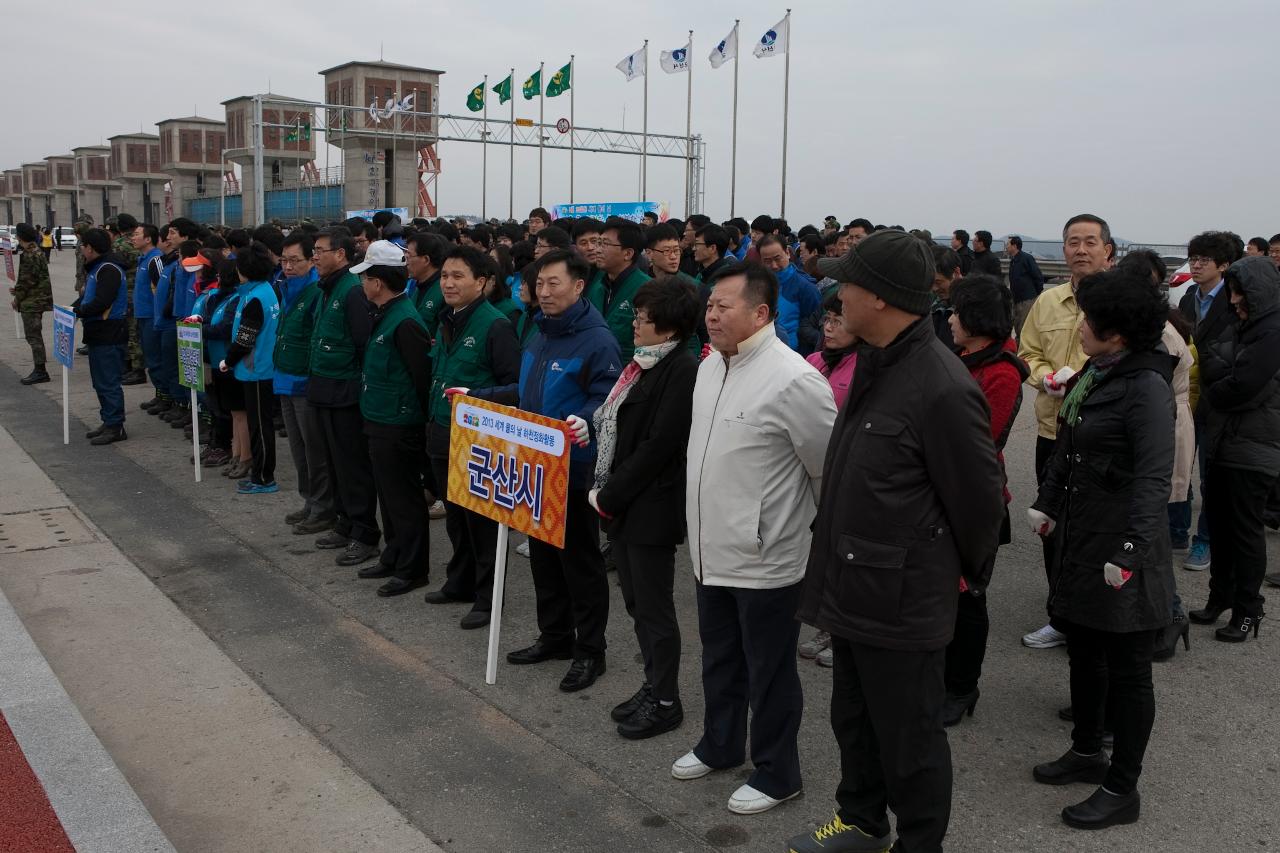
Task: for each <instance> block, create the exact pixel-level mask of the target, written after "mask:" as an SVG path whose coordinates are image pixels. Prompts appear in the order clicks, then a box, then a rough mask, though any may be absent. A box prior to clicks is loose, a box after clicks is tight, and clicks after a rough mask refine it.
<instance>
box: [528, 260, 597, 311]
mask: <svg viewBox="0 0 1280 853" xmlns="http://www.w3.org/2000/svg"><path fill="white" fill-rule="evenodd" d="M582 295H583V296H585V297H586V298H587V301H588V302H590V303H591V304H592V305H594V306H595V308H596V310H597V311H599V312H600V313H601V314H604V270H602V269H600V268H598V267H592V268H591V278H590V279H589V280H588V281H587V286H586V289H584V290H583V291H582ZM534 301H537V300H534Z"/></svg>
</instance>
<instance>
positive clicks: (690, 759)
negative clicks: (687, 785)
mask: <svg viewBox="0 0 1280 853" xmlns="http://www.w3.org/2000/svg"><path fill="white" fill-rule="evenodd" d="M713 769H715V768H713V767H711V766H710V765H707V764H703V763H702V759H700V758H698V756H697V755H695V754H694V752H693V750H689V751H688V752H686V753H685V754H684V755H682V756H680V757H679V758H677V759H676V760H675V763H673V764H672V765H671V775H672V777H673V778H676V779H680V780H682V781H685V782H687V781H689V780H690V779H701V778H702V777H703V776H706V775H707V774H708V773H710V772H711V771H712V770H713Z"/></svg>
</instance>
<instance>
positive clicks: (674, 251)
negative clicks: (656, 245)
mask: <svg viewBox="0 0 1280 853" xmlns="http://www.w3.org/2000/svg"><path fill="white" fill-rule="evenodd" d="M649 251H650V252H657V253H658V254H659V255H678V254H680V247H679V246H668V247H667V248H665V249H650V250H649Z"/></svg>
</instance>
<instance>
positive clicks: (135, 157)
mask: <svg viewBox="0 0 1280 853" xmlns="http://www.w3.org/2000/svg"><path fill="white" fill-rule="evenodd" d="M107 142H109V143H110V144H111V158H110V166H109V169H108V174H109V175H110V177H111V179H112V180H113V181H115V183H116V187H115V188H114V189H113V190H112V191H111V193H110V198H111V201H112V204H111V206H112V207H113V208H115V209H114V210H113V211H112V213H113V214H114V213H130V214H133V216H135V217H136V218H137V219H138V221H139V222H159V221H160V216H161V203H162V202H163V201H164V185H165V184H166V183H168V181H169V176H168V175H167V174H165V172H164V170H163V169H162V168H161V167H160V137H159V136H156V135H155V134H154V133H121V134H118V135H116V136H112V137H109V138H108V139H107Z"/></svg>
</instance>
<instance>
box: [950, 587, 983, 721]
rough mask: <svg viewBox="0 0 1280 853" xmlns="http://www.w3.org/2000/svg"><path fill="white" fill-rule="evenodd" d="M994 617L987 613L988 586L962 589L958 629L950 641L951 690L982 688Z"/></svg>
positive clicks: (954, 692)
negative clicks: (981, 681) (980, 682)
mask: <svg viewBox="0 0 1280 853" xmlns="http://www.w3.org/2000/svg"><path fill="white" fill-rule="evenodd" d="M990 632H991V617H990V616H988V615H987V593H986V590H981V589H969V590H965V591H964V592H962V593H960V605H959V607H958V608H957V609H956V632H955V635H954V636H953V637H952V638H951V642H950V643H948V644H947V655H946V677H945V681H946V686H947V693H949V694H951V695H953V696H964V695H966V694H968V693H972V692H973V691H974V690H977V689H978V679H979V678H981V677H982V662H983V661H984V660H986V657H987V635H988V634H989V633H990Z"/></svg>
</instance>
